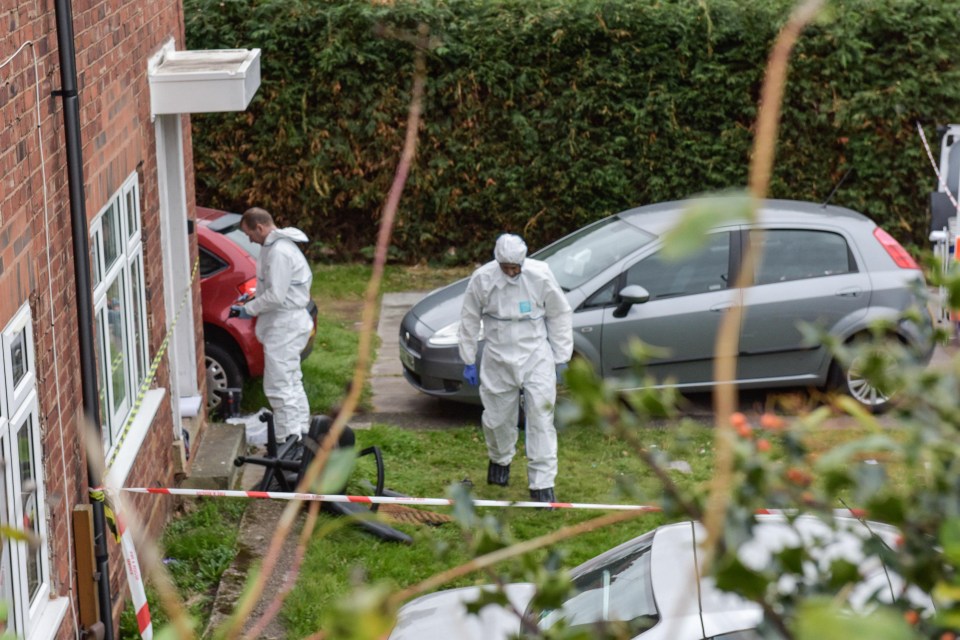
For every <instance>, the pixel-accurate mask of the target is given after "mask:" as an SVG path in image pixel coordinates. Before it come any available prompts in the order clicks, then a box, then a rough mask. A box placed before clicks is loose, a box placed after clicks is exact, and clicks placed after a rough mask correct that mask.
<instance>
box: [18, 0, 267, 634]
mask: <svg viewBox="0 0 960 640" xmlns="http://www.w3.org/2000/svg"><path fill="white" fill-rule="evenodd" d="M70 9H71V8H70V7H69V2H67V1H66V0H0V10H2V11H0V16H2V20H0V30H2V33H3V38H2V39H0V457H2V458H3V460H4V461H5V465H4V472H3V473H2V474H0V485H2V488H0V502H2V505H0V517H2V519H3V520H4V521H6V522H9V523H12V524H13V525H14V526H18V525H19V523H23V526H24V527H25V528H26V529H28V530H29V531H32V532H33V533H35V534H36V535H37V536H38V538H39V540H40V543H39V544H38V545H35V546H28V545H27V544H25V543H22V542H14V541H11V540H5V541H4V544H3V556H2V558H3V559H2V568H0V569H2V595H3V597H4V598H5V599H6V600H7V602H8V603H9V607H10V608H9V611H10V615H9V620H8V628H10V629H12V630H14V631H15V632H16V634H17V636H18V637H23V638H29V639H31V640H33V639H34V638H74V637H78V636H79V634H80V633H81V632H82V627H83V626H84V624H83V622H82V621H81V615H82V612H81V609H82V606H81V602H80V598H79V596H80V593H81V592H83V591H85V590H87V591H89V589H90V581H91V580H92V577H91V576H89V575H81V571H80V569H79V568H78V563H79V561H80V558H78V556H77V554H76V553H75V550H74V540H75V537H76V536H75V531H74V530H73V525H72V519H73V513H74V511H75V508H76V507H77V506H78V505H84V504H89V502H90V499H89V497H88V488H89V479H90V475H89V473H88V462H90V460H89V459H88V456H92V458H93V462H94V467H97V466H99V465H98V463H99V462H100V460H98V458H99V457H100V456H101V455H102V456H103V457H104V458H105V463H106V466H107V472H106V477H107V478H108V481H109V484H110V485H112V486H170V485H171V483H172V482H173V481H174V475H175V473H176V472H177V471H180V470H182V469H183V464H184V459H183V454H182V450H183V447H182V441H181V434H182V427H183V426H184V424H186V425H187V426H189V427H190V428H191V429H193V430H195V431H199V430H200V429H201V427H202V420H203V415H202V409H201V410H200V414H201V415H199V416H196V417H190V416H191V414H193V413H194V412H195V409H194V408H195V407H196V405H197V401H198V398H199V397H201V396H202V394H203V391H204V389H203V386H204V376H203V368H202V363H203V354H202V344H203V342H202V331H201V322H200V314H199V304H200V301H199V286H198V283H197V281H196V278H195V277H194V278H192V279H191V273H192V268H191V267H192V265H193V264H194V261H195V260H196V257H197V245H196V237H195V235H194V234H193V233H192V230H191V227H190V225H189V224H188V221H189V220H190V219H192V218H193V217H194V213H193V209H194V203H193V201H194V197H193V164H192V155H191V145H190V121H189V116H188V115H181V114H188V113H189V112H190V111H191V110H193V111H196V110H202V108H198V107H195V106H192V105H184V106H183V108H179V107H176V108H171V107H170V103H171V101H172V102H173V103H174V104H176V103H177V101H178V95H179V94H177V93H176V91H178V90H182V89H183V87H182V86H179V85H177V82H178V81H179V80H182V78H178V77H177V73H176V69H174V70H173V72H172V73H171V74H167V76H166V77H165V78H161V80H171V79H172V80H173V83H172V84H168V85H163V84H161V83H154V82H153V80H156V79H157V78H160V76H161V75H163V74H164V70H163V67H164V62H165V60H168V59H171V58H172V54H171V52H172V51H181V50H183V48H184V45H183V42H184V37H183V11H182V5H181V2H180V0H74V3H73V7H72V20H67V21H66V24H72V26H73V34H72V38H69V39H67V40H66V41H72V43H73V45H74V46H75V58H74V59H75V65H76V76H75V77H76V84H75V87H76V92H75V93H74V94H73V95H74V96H76V101H75V102H74V104H75V105H78V106H79V109H78V113H79V140H80V144H79V151H80V152H81V153H80V159H81V160H82V167H81V169H82V189H73V190H71V188H70V181H69V179H68V176H69V175H70V173H69V171H70V166H71V157H70V154H69V153H68V146H67V142H66V141H67V139H68V137H69V133H70V126H69V125H66V124H65V122H67V116H68V112H69V110H70V109H69V107H68V100H69V99H70V98H71V95H70V91H69V90H68V91H66V92H64V91H63V90H64V89H69V87H65V86H64V81H63V79H62V77H61V73H62V72H63V71H64V68H65V66H66V67H69V64H68V65H64V63H63V62H64V60H65V58H64V53H65V50H67V49H69V47H63V46H60V44H58V36H59V37H60V38H64V37H65V35H64V31H65V29H63V28H62V27H60V28H58V20H57V15H58V12H59V13H60V15H65V12H66V11H69V10H70ZM66 15H68V14H66ZM68 17H71V16H69V15H68ZM63 41H64V40H61V41H60V42H63ZM67 53H68V52H67ZM257 82H259V76H257ZM254 90H255V89H254ZM171 91H172V92H173V93H171ZM187 93H194V94H197V95H201V94H203V87H201V90H199V91H197V90H196V87H194V88H192V89H191V88H190V87H187ZM201 97H202V96H201ZM164 101H166V102H164ZM158 105H159V106H158ZM164 105H166V106H164ZM229 108H231V107H229V106H228V107H227V108H210V109H207V110H227V109H229ZM74 109H75V112H76V107H74ZM74 175H77V174H74ZM80 192H82V196H83V203H82V205H81V206H80V208H78V204H77V199H78V198H77V194H78V193H80ZM84 209H85V210H84ZM77 211H82V212H83V213H85V216H79V217H78V216H77V215H76V212H77ZM84 218H85V220H84V222H85V224H84V225H83V227H85V228H83V229H82V230H83V233H82V234H80V237H81V238H84V239H85V240H86V244H87V246H86V249H88V250H89V265H90V266H89V270H90V273H80V274H78V273H77V269H76V267H75V255H74V251H75V249H77V250H79V248H80V246H81V245H77V246H75V239H74V234H75V233H77V229H78V228H81V227H78V226H77V220H78V219H84ZM78 277H79V278H87V279H88V280H87V282H88V283H89V284H88V285H87V286H88V287H89V291H90V297H91V298H92V299H91V300H90V301H89V304H88V311H90V306H91V305H92V311H91V312H90V313H88V316H89V315H92V320H91V322H88V323H87V327H88V330H87V333H88V335H90V336H91V338H92V342H91V340H88V341H87V344H88V346H89V345H91V344H92V347H90V348H92V349H93V350H94V352H95V354H96V357H95V358H94V359H95V360H96V362H95V363H90V362H86V363H85V362H83V359H82V357H81V347H80V346H79V345H81V343H82V339H81V338H82V334H83V333H84V332H83V330H81V328H80V327H81V326H82V317H80V316H82V313H81V312H82V307H83V305H78V298H77V295H78V294H77V278H78ZM78 314H80V315H79V316H78ZM91 325H92V326H91ZM88 360H89V359H88ZM85 365H87V366H86V369H87V370H88V371H95V372H96V375H95V377H96V380H93V381H92V382H91V381H90V380H87V381H86V383H87V384H94V385H96V387H95V388H96V394H95V395H96V398H97V399H98V404H99V411H98V413H99V422H100V429H101V434H102V435H101V439H102V444H103V448H104V451H105V453H103V454H100V453H96V452H95V453H92V454H90V453H88V451H94V449H95V447H93V448H91V446H90V443H86V444H85V442H84V439H83V438H82V432H83V431H84V425H85V423H86V421H85V420H84V398H85V396H84V388H85V387H84V378H85V376H84V370H85ZM151 365H155V368H153V367H151ZM87 377H90V376H87ZM87 388H91V387H87ZM92 395H93V394H90V393H88V394H87V395H86V398H87V400H89V398H90V397H91V396H92ZM88 404H89V402H88ZM92 439H93V440H94V441H95V440H96V439H97V438H96V437H94V438H92ZM94 473H96V472H94ZM128 503H129V505H131V506H132V507H133V510H134V511H135V512H136V515H137V518H138V519H139V520H140V522H142V523H143V524H144V526H145V528H146V530H147V531H148V532H149V533H150V534H151V535H153V536H156V534H157V533H158V532H159V530H160V528H161V526H162V524H163V523H164V521H165V519H166V517H167V513H166V509H167V504H168V503H167V501H165V500H159V499H156V498H154V497H152V496H139V497H138V498H137V499H129V498H128ZM107 549H108V552H109V556H110V560H109V565H110V572H109V573H110V592H111V593H110V595H111V606H112V611H113V616H112V617H113V618H114V619H116V617H117V615H118V613H119V611H120V610H121V609H122V607H123V602H124V600H125V598H126V597H127V583H126V578H125V576H124V571H123V564H122V562H121V558H120V553H119V547H118V545H117V544H116V543H115V542H114V541H113V540H112V538H111V539H110V540H109V542H108V546H107ZM114 637H117V636H116V635H114Z"/></svg>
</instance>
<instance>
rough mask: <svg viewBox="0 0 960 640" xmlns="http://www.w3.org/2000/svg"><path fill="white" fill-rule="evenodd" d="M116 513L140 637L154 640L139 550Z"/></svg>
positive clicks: (124, 563) (144, 639) (125, 569)
mask: <svg viewBox="0 0 960 640" xmlns="http://www.w3.org/2000/svg"><path fill="white" fill-rule="evenodd" d="M114 513H115V517H116V519H117V531H119V533H120V548H121V549H122V550H123V569H124V571H126V573H127V584H128V585H129V586H130V597H131V598H133V610H134V611H135V612H136V613H137V626H138V627H139V628H140V637H141V638H143V640H152V639H153V622H152V620H151V619H150V605H149V604H147V593H146V591H145V590H144V586H143V573H141V572H140V563H139V562H138V561H137V550H136V549H135V548H134V546H133V535H132V534H131V533H130V531H129V530H128V529H127V528H126V526H124V523H123V519H122V518H121V517H120V514H119V513H117V512H114Z"/></svg>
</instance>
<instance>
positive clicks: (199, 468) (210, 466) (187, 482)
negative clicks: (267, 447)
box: [180, 422, 247, 490]
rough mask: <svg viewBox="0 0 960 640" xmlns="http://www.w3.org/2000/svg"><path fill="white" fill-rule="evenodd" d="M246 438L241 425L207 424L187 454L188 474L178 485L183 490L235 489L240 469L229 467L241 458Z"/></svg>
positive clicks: (245, 445)
mask: <svg viewBox="0 0 960 640" xmlns="http://www.w3.org/2000/svg"><path fill="white" fill-rule="evenodd" d="M246 448H247V435H246V432H245V430H244V427H243V425H236V424H225V423H222V422H211V423H208V424H207V427H206V429H204V431H203V438H201V440H200V442H199V443H198V444H197V445H196V450H193V451H191V452H190V457H191V461H190V473H189V475H188V476H187V477H186V478H184V479H183V480H182V481H181V482H180V486H181V487H182V488H185V489H213V490H224V489H233V488H234V487H236V486H237V480H238V478H239V476H240V467H237V466H235V465H234V464H233V461H234V459H235V458H236V457H237V456H241V455H244V454H245V453H246Z"/></svg>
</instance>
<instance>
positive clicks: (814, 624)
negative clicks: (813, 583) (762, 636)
mask: <svg viewBox="0 0 960 640" xmlns="http://www.w3.org/2000/svg"><path fill="white" fill-rule="evenodd" d="M792 626H793V628H794V632H795V634H796V640H850V638H870V639H871V640H910V639H912V638H914V635H913V630H912V629H911V628H910V626H909V625H908V624H907V623H906V621H905V620H904V619H903V616H901V615H900V613H899V612H897V611H894V610H892V609H889V608H886V607H878V608H877V609H875V610H874V611H872V612H871V613H870V614H869V615H860V614H857V613H853V612H851V611H850V609H848V608H846V607H841V606H838V605H837V604H836V603H835V601H834V600H832V599H827V598H811V599H809V600H807V601H806V602H804V603H803V604H801V605H800V607H799V609H798V611H797V617H796V620H795V621H794V623H793V625H792Z"/></svg>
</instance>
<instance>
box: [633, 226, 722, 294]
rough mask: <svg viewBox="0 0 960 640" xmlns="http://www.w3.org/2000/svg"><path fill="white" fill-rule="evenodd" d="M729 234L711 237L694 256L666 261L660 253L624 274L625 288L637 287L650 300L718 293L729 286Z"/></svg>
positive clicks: (642, 261) (715, 234)
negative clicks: (710, 292) (625, 279)
mask: <svg viewBox="0 0 960 640" xmlns="http://www.w3.org/2000/svg"><path fill="white" fill-rule="evenodd" d="M729 269H730V234H729V233H714V234H712V235H710V236H709V237H708V238H707V241H706V244H705V245H704V246H703V247H701V248H700V249H699V250H698V251H697V252H696V253H695V254H694V255H691V256H686V257H684V258H680V259H679V260H668V259H665V258H663V257H662V256H661V255H660V254H659V253H655V254H654V255H652V256H649V257H647V258H644V259H643V260H641V261H640V262H638V263H637V264H635V265H633V266H632V267H630V269H629V271H627V284H628V285H630V284H638V285H640V286H642V287H643V288H645V289H646V290H647V291H649V292H650V299H651V300H655V299H657V298H669V297H671V296H682V295H691V294H696V293H706V292H708V291H720V290H722V289H726V288H727V286H728V280H729V275H728V271H729Z"/></svg>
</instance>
